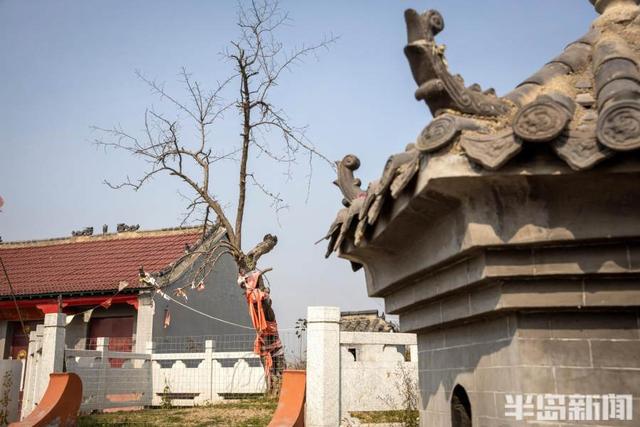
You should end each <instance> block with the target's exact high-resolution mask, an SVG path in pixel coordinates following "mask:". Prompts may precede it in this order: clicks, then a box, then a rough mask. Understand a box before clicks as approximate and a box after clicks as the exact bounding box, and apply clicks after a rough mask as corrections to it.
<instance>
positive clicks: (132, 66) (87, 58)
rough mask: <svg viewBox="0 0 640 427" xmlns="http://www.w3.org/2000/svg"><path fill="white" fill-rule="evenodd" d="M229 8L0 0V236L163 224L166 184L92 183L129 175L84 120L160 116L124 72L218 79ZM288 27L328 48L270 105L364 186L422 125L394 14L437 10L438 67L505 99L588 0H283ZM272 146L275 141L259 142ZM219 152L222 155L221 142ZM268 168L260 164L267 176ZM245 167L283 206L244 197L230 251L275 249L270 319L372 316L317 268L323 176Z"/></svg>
mask: <svg viewBox="0 0 640 427" xmlns="http://www.w3.org/2000/svg"><path fill="white" fill-rule="evenodd" d="M236 6H237V3H236V2H234V1H181V2H176V1H136V2H129V1H109V2H107V1H56V2H52V1H29V2H25V1H19V0H0V129H1V132H0V196H2V197H3V198H4V200H5V205H4V207H3V208H2V212H1V213H0V236H2V238H3V240H4V241H11V240H26V239H41V238H49V237H60V236H67V235H69V234H70V233H71V230H75V229H79V228H83V227H85V226H94V227H96V229H99V228H100V227H101V226H102V224H105V223H106V224H109V225H110V226H111V229H113V228H114V227H115V224H116V223H118V222H126V223H139V224H141V226H142V228H143V229H154V228H162V227H172V226H176V225H177V224H179V223H180V221H181V214H182V212H183V208H184V200H183V199H181V197H180V196H179V195H178V194H177V190H178V189H180V188H181V186H180V185H179V183H177V182H176V181H175V180H174V179H171V178H169V177H163V178H159V179H156V180H154V181H153V182H151V183H150V184H149V185H148V186H147V187H145V188H144V189H143V190H141V191H139V192H133V191H123V190H120V191H115V190H111V189H109V188H108V187H107V186H105V185H104V184H103V183H102V181H103V180H104V179H111V180H118V179H119V178H123V177H125V176H126V175H127V174H129V175H132V176H135V175H136V172H137V171H140V170H141V167H143V165H142V164H141V163H140V161H138V160H136V159H134V158H130V157H128V156H127V155H125V154H123V153H117V152H116V153H114V152H107V153H105V152H104V150H102V149H97V148H96V147H95V145H93V144H92V143H91V141H92V140H93V139H94V138H95V137H96V136H97V135H96V134H95V132H93V131H92V130H91V129H90V127H91V126H93V125H96V126H101V127H111V126H113V125H120V126H122V127H123V128H124V129H127V130H129V131H131V132H133V133H136V132H139V131H140V130H141V129H142V127H143V115H144V111H145V109H146V108H147V107H149V106H153V107H154V108H157V109H159V110H161V111H165V112H167V113H168V114H174V115H175V110H172V109H170V108H168V105H167V104H165V103H163V102H161V100H159V99H158V97H157V96H154V95H153V94H151V93H150V92H149V90H148V88H147V87H145V85H144V84H143V83H141V82H140V81H139V80H138V79H137V78H136V76H135V74H134V72H135V70H140V71H141V72H142V73H144V74H145V75H147V76H148V77H150V78H154V79H158V80H159V81H163V82H166V88H167V89H168V90H170V91H172V93H174V94H176V95H177V96H182V95H183V94H184V92H183V91H182V90H181V87H180V84H179V83H178V81H177V73H178V71H179V70H180V67H182V66H185V67H187V69H188V70H189V71H190V72H191V73H192V74H193V76H194V77H195V78H196V79H198V80H200V81H201V82H202V83H203V84H205V85H209V86H213V85H214V84H215V82H216V81H217V80H221V79H223V78H225V77H226V75H227V74H228V71H229V64H228V63H225V62H223V61H221V57H220V55H219V52H221V51H222V50H223V49H224V47H225V46H227V45H228V42H229V41H230V40H232V39H234V37H236V34H237V30H236V27H235V24H234V23H235V16H236ZM281 7H282V9H284V10H288V11H289V13H290V15H291V18H292V19H293V21H292V22H291V24H290V25H288V26H287V27H285V28H283V29H282V30H281V31H280V33H279V35H280V38H281V40H282V41H283V42H284V43H285V44H287V45H288V46H299V45H300V44H302V43H305V42H306V43H310V42H314V41H318V40H320V39H321V38H322V37H323V36H324V35H330V34H333V35H335V36H339V40H338V41H337V43H335V44H334V45H333V46H332V47H331V49H330V50H329V51H327V52H321V53H320V54H319V56H318V58H317V59H316V58H309V59H308V60H306V61H305V62H304V63H303V64H301V65H299V66H296V67H295V69H294V70H293V71H292V72H291V73H287V74H285V75H284V76H283V79H282V81H281V84H280V86H279V87H278V88H277V89H276V91H275V92H274V94H273V95H274V98H273V99H274V101H275V102H277V103H278V104H279V105H280V106H283V107H284V108H286V110H287V112H288V115H289V117H290V119H291V121H292V122H293V123H294V124H297V125H309V130H308V136H309V137H310V139H311V140H312V141H313V143H314V144H315V145H316V146H317V147H318V148H319V149H320V150H321V151H322V152H323V153H324V154H325V155H327V156H328V157H329V158H331V159H336V160H337V159H340V158H342V157H343V156H344V155H345V154H348V153H354V154H357V155H358V156H359V157H360V159H361V161H362V167H361V169H360V171H359V176H360V177H361V178H362V180H363V182H365V183H366V182H368V181H369V180H371V179H375V178H377V177H378V176H379V175H380V174H381V172H382V168H383V166H384V163H385V161H386V159H387V157H388V156H389V155H390V154H393V153H395V152H398V151H402V150H403V149H404V147H405V145H406V144H407V143H409V142H412V141H413V140H414V138H415V136H416V135H417V134H418V133H419V132H420V130H421V129H422V127H424V126H425V125H426V124H427V123H428V121H429V119H430V116H429V113H428V110H427V108H426V106H425V105H424V104H421V103H418V102H416V101H415V99H414V98H413V92H414V90H415V83H414V81H413V80H412V78H411V73H410V71H409V67H408V65H407V62H406V59H405V57H404V54H403V51H402V49H403V47H404V45H405V42H406V39H405V28H404V22H403V11H404V9H406V8H409V7H412V8H415V9H418V10H425V9H428V8H433V9H438V10H439V11H440V12H441V13H442V14H443V16H444V19H445V30H444V31H443V32H442V33H441V34H440V35H438V37H437V40H438V42H439V43H444V44H446V46H447V52H446V54H447V59H448V62H449V66H450V68H451V70H452V72H454V73H460V74H462V75H463V76H464V78H465V80H466V82H467V83H469V84H470V83H473V82H478V83H480V84H481V85H482V86H483V88H486V87H489V86H493V87H494V88H495V89H496V90H497V92H498V94H499V95H504V94H505V93H507V92H508V91H509V90H510V89H512V88H513V87H514V86H515V85H517V84H518V83H519V82H520V81H521V80H523V79H524V78H526V77H528V76H529V75H530V74H532V73H533V72H535V71H536V70H537V69H538V68H539V67H541V66H542V65H543V64H544V63H545V62H547V61H548V60H550V59H551V58H553V57H554V56H556V55H557V54H558V53H559V52H560V51H561V50H562V49H563V47H564V46H565V45H566V44H567V43H569V42H571V41H573V40H575V39H577V38H579V37H580V36H582V35H583V34H584V33H586V32H587V30H588V28H589V25H590V22H591V21H592V20H593V19H594V18H595V16H596V14H595V11H594V10H593V7H592V6H591V5H590V3H589V2H588V1H587V0H536V1H522V0H483V1H482V2H478V1H462V0H432V1H417V0H416V1H396V0H394V1H391V0H366V1H365V0H360V1H349V2H346V1H338V0H331V1H329V0H327V1H322V2H310V1H292V0H291V1H283V2H281ZM239 132H240V128H239V127H238V122H237V117H236V116H235V115H234V114H229V115H227V117H225V122H224V123H223V124H221V125H220V126H219V127H218V128H216V131H215V132H214V134H213V140H214V142H215V143H216V144H220V145H224V146H231V145H230V144H234V143H235V142H236V141H237V138H238V137H237V135H238V133H239ZM275 143H276V142H275V141H274V142H273V144H275ZM225 144H226V145H225ZM265 165H266V166H265ZM233 166H234V165H229V166H227V167H223V168H221V169H220V170H218V171H217V175H216V182H217V183H219V184H218V185H219V187H218V188H219V190H216V191H217V194H218V195H219V196H220V197H221V199H223V200H225V201H227V202H229V203H232V202H233V200H234V199H233V193H232V190H233V189H234V187H233V186H234V185H235V184H234V181H233V180H232V178H233V176H231V175H230V173H231V171H232V170H233V169H232V167H233ZM251 166H253V168H254V170H255V172H256V173H257V174H258V176H259V177H260V178H261V180H262V181H264V182H265V183H266V184H268V185H269V186H270V187H271V188H272V189H275V190H277V191H279V192H281V194H282V195H283V196H285V197H286V199H287V202H288V204H289V205H290V206H291V207H290V209H289V210H287V211H284V212H281V213H280V217H279V221H280V223H281V225H278V221H277V218H276V216H275V214H274V212H273V210H272V209H270V208H269V201H268V200H265V199H263V198H262V197H261V195H260V194H259V193H258V192H257V191H256V190H255V189H252V190H251V193H250V197H252V198H251V199H250V200H249V206H248V209H249V211H248V214H247V215H248V217H247V224H246V226H245V228H246V232H245V237H244V239H245V242H247V243H246V244H245V245H249V244H252V243H253V242H255V241H257V240H259V239H260V238H261V236H262V235H263V234H265V233H268V232H271V233H275V234H277V235H278V236H279V238H280V242H279V244H278V246H277V248H276V250H275V251H274V252H273V254H270V255H269V256H268V257H266V258H265V259H264V260H263V264H262V266H263V267H274V271H273V273H271V283H272V288H273V291H272V294H273V297H274V300H275V307H276V310H277V313H278V316H279V321H280V323H281V324H283V325H285V326H290V325H292V324H293V322H294V321H295V319H297V318H298V317H301V316H304V313H305V307H306V306H307V305H339V306H340V307H341V308H342V309H345V310H346V309H365V308H378V309H380V310H382V309H383V307H384V306H383V303H382V302H381V301H380V300H373V299H369V298H368V297H367V296H366V289H365V283H364V276H363V274H362V273H361V272H360V273H352V272H351V269H350V267H349V265H348V263H347V262H346V261H343V260H339V259H335V258H331V259H329V260H325V259H324V258H323V253H324V250H325V247H324V245H322V244H321V245H317V246H316V245H314V244H313V243H314V242H315V241H316V240H317V239H318V238H319V237H321V236H322V235H323V233H324V232H325V231H326V229H327V227H328V225H329V224H330V223H331V221H332V220H333V218H334V215H335V212H336V211H337V210H338V209H339V208H340V207H341V205H340V200H341V196H340V194H339V191H338V190H337V188H335V187H334V186H333V185H331V181H332V180H333V179H334V176H333V171H332V170H331V169H330V168H329V167H328V166H326V165H325V164H322V163H316V164H315V165H314V169H313V180H312V185H311V193H310V195H309V200H308V201H306V196H307V194H306V181H305V175H306V174H307V170H306V167H305V165H304V163H301V164H300V165H299V166H297V167H295V168H294V174H295V175H294V177H295V179H294V180H287V179H286V177H285V176H284V175H283V173H282V172H283V171H282V169H281V168H279V167H273V166H269V165H268V164H266V163H265V162H264V159H256V160H253V161H252V163H251V164H250V167H251Z"/></svg>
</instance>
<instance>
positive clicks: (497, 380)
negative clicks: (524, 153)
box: [341, 153, 640, 427]
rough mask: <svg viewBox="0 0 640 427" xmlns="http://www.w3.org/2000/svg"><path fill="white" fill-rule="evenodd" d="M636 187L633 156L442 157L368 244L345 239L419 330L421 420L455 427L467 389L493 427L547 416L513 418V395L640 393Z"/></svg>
mask: <svg viewBox="0 0 640 427" xmlns="http://www.w3.org/2000/svg"><path fill="white" fill-rule="evenodd" d="M639 182H640V163H638V162H637V159H634V158H633V157H631V156H630V157H629V159H628V161H626V162H622V161H621V162H618V163H615V162H611V163H609V166H608V167H606V168H605V167H603V168H600V169H599V170H597V171H594V172H582V173H573V172H571V171H568V170H566V168H563V167H562V166H560V165H558V164H557V162H555V163H554V161H553V160H552V159H550V158H548V157H545V155H544V153H541V154H539V155H536V156H533V157H530V158H524V161H523V162H521V163H514V164H513V165H511V166H509V167H505V168H503V169H501V170H500V171H499V172H487V171H481V170H479V169H477V168H475V169H474V168H472V167H469V165H467V164H466V161H465V160H464V159H462V158H461V157H460V156H455V155H447V156H443V157H437V156H434V157H432V158H430V159H429V160H428V162H426V163H425V164H423V165H422V170H421V171H420V173H419V176H418V178H417V183H416V188H415V191H414V192H413V194H406V195H402V196H401V197H399V198H398V199H397V200H396V201H395V202H394V204H393V206H390V207H389V208H388V209H387V210H384V211H383V214H382V216H381V218H380V219H379V220H378V222H377V224H376V225H375V228H374V229H373V230H372V232H371V233H370V235H369V236H368V238H367V240H366V242H365V244H363V245H360V246H358V247H356V246H355V245H354V244H353V241H352V240H347V241H346V244H345V245H344V246H343V251H342V253H341V256H343V257H345V258H347V259H349V260H351V261H353V262H357V263H360V264H362V265H363V266H364V268H365V272H366V278H367V287H368V292H369V294H370V295H371V296H376V297H383V298H385V302H386V309H387V311H388V312H390V313H393V314H399V316H400V326H401V329H402V330H403V331H405V332H416V333H417V334H418V348H419V352H420V355H419V360H420V387H421V391H422V405H423V411H422V421H421V422H422V425H423V426H438V427H439V426H447V427H448V426H451V425H454V427H456V424H455V423H454V424H452V413H451V405H452V396H453V395H454V389H455V387H456V386H457V385H459V386H460V387H462V388H464V391H466V394H467V397H468V399H469V403H470V405H469V406H470V409H471V411H470V412H471V419H472V422H473V425H474V426H478V425H480V426H488V427H490V426H496V427H497V426H520V425H527V426H532V425H536V421H533V423H532V421H531V418H530V419H529V420H528V422H527V420H522V421H517V420H515V419H514V418H513V417H511V418H510V417H506V416H505V401H506V400H505V399H506V398H505V395H506V394H509V393H556V394H564V395H571V394H597V395H603V394H609V393H616V394H633V395H634V397H635V398H636V399H637V398H640V369H639V368H640V356H638V355H640V342H639V339H640V335H639V324H640V320H639V317H638V313H639V310H640V214H639V212H640V185H638V183H639ZM456 396H458V395H456ZM638 408H640V402H639V401H637V400H636V401H634V411H635V413H634V414H633V421H626V422H625V421H621V422H620V423H621V424H620V425H635V424H637V423H638V422H639V420H640V413H639V412H638V410H639V409H638ZM534 418H535V417H534ZM625 423H626V424H625ZM602 424H603V425H608V426H609V425H617V424H616V422H615V421H611V420H609V421H606V422H603V423H602ZM458 425H464V424H458ZM544 425H545V426H556V425H559V424H554V423H553V422H551V423H549V422H547V423H545V424H544ZM569 425H584V422H577V423H575V422H574V423H573V424H569ZM594 425H597V423H596V424H594Z"/></svg>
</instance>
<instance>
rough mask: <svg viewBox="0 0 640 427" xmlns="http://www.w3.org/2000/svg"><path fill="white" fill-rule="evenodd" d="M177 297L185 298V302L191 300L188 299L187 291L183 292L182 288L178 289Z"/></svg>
mask: <svg viewBox="0 0 640 427" xmlns="http://www.w3.org/2000/svg"><path fill="white" fill-rule="evenodd" d="M175 295H176V296H177V297H182V298H184V300H185V301H189V298H188V297H187V293H186V292H185V291H183V290H182V288H178V289H176V294H175Z"/></svg>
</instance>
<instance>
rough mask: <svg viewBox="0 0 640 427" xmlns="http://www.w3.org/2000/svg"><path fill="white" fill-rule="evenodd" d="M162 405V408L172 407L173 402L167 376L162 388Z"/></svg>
mask: <svg viewBox="0 0 640 427" xmlns="http://www.w3.org/2000/svg"><path fill="white" fill-rule="evenodd" d="M160 407H161V408H162V409H171V408H172V407H173V402H172V401H171V387H170V386H169V381H167V377H165V378H164V388H163V389H162V397H161V398H160Z"/></svg>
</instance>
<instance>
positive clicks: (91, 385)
mask: <svg viewBox="0 0 640 427" xmlns="http://www.w3.org/2000/svg"><path fill="white" fill-rule="evenodd" d="M64 357H65V367H66V371H67V372H73V373H75V374H78V376H79V377H80V379H81V380H82V404H81V406H80V411H81V412H91V411H94V410H98V411H101V410H104V409H111V408H130V407H138V408H142V407H144V406H149V405H151V401H152V382H151V355H150V354H147V353H131V352H125V351H111V350H109V338H98V340H97V345H96V350H76V349H66V350H65V353H64Z"/></svg>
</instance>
